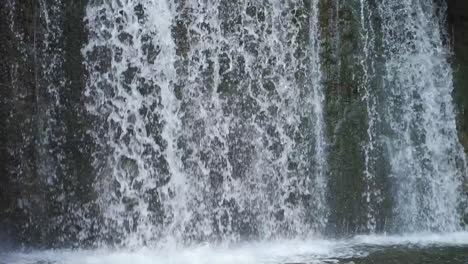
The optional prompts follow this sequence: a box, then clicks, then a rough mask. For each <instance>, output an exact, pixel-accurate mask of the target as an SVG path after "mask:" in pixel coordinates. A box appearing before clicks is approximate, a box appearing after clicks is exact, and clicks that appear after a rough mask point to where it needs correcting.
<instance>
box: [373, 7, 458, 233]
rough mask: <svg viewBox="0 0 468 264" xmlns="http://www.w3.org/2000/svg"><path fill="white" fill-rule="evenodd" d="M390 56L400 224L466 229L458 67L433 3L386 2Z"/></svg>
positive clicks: (387, 85) (391, 141)
mask: <svg viewBox="0 0 468 264" xmlns="http://www.w3.org/2000/svg"><path fill="white" fill-rule="evenodd" d="M378 11H379V13H380V15H381V16H382V20H383V21H385V22H384V23H383V39H384V53H385V54H384V56H385V59H386V63H385V67H386V73H385V81H384V87H383V89H384V92H385V96H386V100H385V101H384V102H382V103H383V104H385V106H384V109H385V112H384V113H382V118H383V119H384V122H385V123H386V126H387V128H386V129H387V131H388V134H387V135H386V137H385V139H384V141H385V144H386V146H387V148H388V156H389V158H390V166H391V174H390V175H389V176H390V178H391V180H392V182H393V185H394V187H393V189H394V193H395V197H394V200H395V208H394V214H395V218H396V220H395V222H394V225H395V229H397V230H398V231H400V232H410V231H415V230H421V231H422V230H431V231H443V232H448V231H454V230H459V229H460V228H461V227H460V211H459V210H458V205H459V204H460V199H461V197H462V196H461V182H462V178H463V175H464V174H465V171H464V170H465V168H466V162H465V158H464V153H463V149H462V146H461V145H460V143H459V141H458V137H457V129H456V122H455V114H454V107H453V105H452V97H451V93H452V89H453V84H452V70H451V67H450V66H449V64H448V61H447V57H448V54H447V51H448V49H447V47H445V46H444V44H443V39H442V36H441V34H442V33H441V32H443V31H444V29H442V28H440V24H439V18H438V17H437V13H436V10H435V4H433V3H432V1H411V0H405V1H398V2H394V1H382V2H381V3H380V4H379V7H378Z"/></svg>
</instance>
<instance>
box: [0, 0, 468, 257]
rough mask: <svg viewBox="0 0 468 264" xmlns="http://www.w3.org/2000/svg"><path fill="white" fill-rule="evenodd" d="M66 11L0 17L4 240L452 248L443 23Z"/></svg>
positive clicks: (328, 4) (451, 130) (402, 5)
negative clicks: (404, 236)
mask: <svg viewBox="0 0 468 264" xmlns="http://www.w3.org/2000/svg"><path fill="white" fill-rule="evenodd" d="M65 2H66V1H63V0H40V1H33V2H27V3H26V2H21V1H19V0H18V1H15V0H8V1H7V2H6V3H7V5H6V7H5V8H4V7H1V6H0V14H2V15H3V14H5V15H6V16H5V17H6V18H4V19H5V21H7V22H8V23H7V24H8V25H7V26H3V24H1V23H0V28H1V29H3V28H5V31H8V32H6V33H4V34H5V35H7V36H8V38H6V40H5V43H7V44H8V45H3V44H4V43H3V42H2V43H0V52H1V54H3V53H4V50H7V49H9V48H10V49H11V50H12V53H14V55H11V56H6V57H7V58H6V61H7V62H12V63H11V65H9V68H8V70H7V71H6V72H7V74H4V73H3V72H2V71H0V81H1V82H0V85H1V87H4V86H5V87H9V88H10V90H11V91H4V90H1V91H0V95H1V96H0V101H1V102H2V103H5V105H6V107H5V109H8V112H7V114H3V113H1V114H3V115H2V117H4V118H3V119H5V120H0V122H2V123H1V125H0V129H4V130H2V131H0V132H1V135H2V137H0V143H5V142H6V147H3V146H0V147H2V148H1V150H2V151H0V160H1V161H2V162H3V161H5V163H6V165H5V168H0V169H2V172H3V171H5V172H6V173H7V174H8V175H7V176H5V177H4V178H6V180H5V179H3V178H0V183H2V184H3V183H7V184H5V185H8V184H11V185H15V184H16V185H18V186H16V187H15V188H13V189H12V191H8V193H7V195H3V194H1V193H0V206H5V207H7V208H6V209H5V210H0V228H2V226H3V225H8V226H13V227H14V228H12V230H13V229H15V228H16V229H15V232H17V233H18V234H19V236H22V238H20V240H24V241H25V243H27V242H33V241H39V242H38V243H39V244H40V245H41V243H43V241H47V243H46V244H47V245H44V246H45V247H46V246H47V247H48V246H49V245H50V246H56V245H59V246H63V245H64V246H69V245H74V246H80V247H81V246H88V245H89V246H96V247H100V246H108V245H115V246H122V247H126V248H130V249H134V248H140V247H142V246H149V247H150V248H153V247H152V246H155V245H156V246H157V247H159V246H161V247H162V248H165V247H168V248H171V249H172V250H173V249H174V248H177V246H180V245H182V246H187V245H190V246H193V245H194V244H197V243H200V242H208V243H213V245H214V244H216V246H222V245H223V243H224V242H226V244H228V245H229V246H231V245H237V242H246V241H258V240H260V241H263V242H265V241H268V243H270V242H271V241H277V240H280V241H281V239H286V240H288V241H289V242H288V243H292V244H291V245H292V246H290V248H288V249H287V250H288V251H289V250H290V249H291V248H292V247H295V246H297V245H296V244H295V242H291V241H292V240H295V239H304V240H305V241H310V239H311V238H312V239H315V238H317V237H320V236H328V235H329V234H330V233H331V234H336V235H337V236H346V235H349V234H355V233H371V235H372V236H370V238H369V239H370V240H372V241H373V242H375V240H376V239H377V240H378V239H379V238H378V237H375V236H373V234H375V233H379V232H384V231H385V232H390V233H396V234H401V233H414V232H427V231H430V232H441V233H451V232H459V233H453V234H447V236H448V237H452V236H455V237H459V236H460V237H462V238H463V239H460V241H462V242H463V243H464V244H466V241H465V239H464V236H465V233H463V232H461V231H463V230H464V227H463V226H462V224H461V222H462V221H463V218H466V210H468V209H467V201H466V199H464V198H463V197H464V195H465V194H464V193H463V177H466V176H467V173H466V169H467V165H466V160H465V154H464V150H463V147H462V145H461V144H460V142H459V139H458V134H457V133H458V132H457V127H456V111H455V108H454V105H453V103H452V90H453V80H452V78H453V77H452V75H453V72H452V69H451V65H450V64H449V59H450V56H451V54H450V53H449V48H448V47H447V46H446V42H447V39H446V37H447V35H448V34H447V32H445V29H444V21H443V20H444V18H442V17H441V16H443V14H445V13H446V12H445V9H444V8H445V6H444V5H443V4H436V3H435V2H437V1H423V0H400V1H391V0H379V1H370V0H359V1H357V0H353V1H351V0H350V1H344V0H326V1H322V0H311V1H283V0H266V1H254V0H245V1H230V0H184V1H180V0H106V1H103V0H89V1H77V2H74V4H76V5H80V4H81V5H82V6H83V7H85V9H83V10H82V11H83V14H82V13H77V14H78V19H77V18H70V17H69V15H70V14H75V13H74V12H75V11H70V10H69V9H71V6H69V5H68V3H65ZM24 3H26V4H24ZM334 8H335V9H334ZM29 9H31V17H29V16H28V15H25V14H29V13H28V12H29V11H30V10H29ZM332 13H333V14H332ZM23 16H24V17H23ZM0 19H3V18H2V17H0ZM74 19H75V20H74ZM76 19H77V20H76ZM332 20H336V21H332ZM2 21H3V20H1V21H0V22H2ZM76 21H79V22H80V23H82V24H81V25H80V26H82V28H81V31H80V30H76V28H75V25H74V23H75V22H76ZM330 24H335V25H336V26H335V27H332V26H330ZM2 26H3V27H2ZM328 26H330V27H328ZM21 27H24V28H23V29H22V28H21ZM334 30H335V31H337V32H333V31H334ZM0 33H2V32H0ZM80 34H83V36H81V35H80ZM340 34H341V35H340ZM338 35H339V36H338ZM334 36H338V37H336V38H334ZM74 42H79V43H74ZM16 44H18V45H17V47H15V45H16ZM5 47H7V48H5ZM357 49H358V50H357ZM348 50H351V53H352V54H347V53H346V52H347V51H348ZM75 53H76V54H75ZM348 53H349V52H348ZM330 54H332V55H333V56H332V55H330ZM7 55H8V54H7ZM1 65H2V67H4V64H1ZM81 66H82V68H80V67H81ZM2 70H3V68H2ZM336 73H337V74H336ZM341 74H343V75H341ZM5 76H6V77H5ZM335 77H336V78H338V79H339V80H333V78H335ZM22 79H25V80H22ZM29 79H31V80H29ZM4 81H8V82H11V83H6V84H4V83H3V82H4ZM80 89H81V90H80ZM335 97H336V98H335ZM10 108H11V109H12V110H11V109H10ZM0 119H2V118H0ZM357 119H359V120H357ZM3 125H4V127H3ZM18 131H20V132H21V133H19V132H18ZM16 134H18V135H16ZM0 145H1V144H0ZM77 145H80V146H77ZM3 152H5V153H3ZM88 156H89V157H88ZM337 157H338V158H337ZM344 163H345V164H346V165H343V164H344ZM349 164H351V165H349ZM348 169H349V171H348ZM343 175H344V176H343ZM348 184H349V186H348ZM8 186H9V185H8ZM0 187H2V186H0ZM13 187H14V186H13ZM0 190H2V191H3V190H4V189H0ZM465 191H466V190H465ZM342 194H343V195H342ZM4 196H5V197H7V196H8V197H7V198H5V197H4ZM9 196H11V197H9ZM465 196H466V195H465ZM336 197H337V198H336ZM343 198H345V199H343ZM347 198H351V199H349V200H348V199H347ZM0 209H3V208H0ZM464 210H465V212H463V211H464ZM341 211H345V213H343V214H341ZM464 214H465V215H464ZM3 217H4V218H6V219H7V220H5V221H3V219H1V218H3ZM348 218H352V219H348ZM18 219H20V220H21V221H18V222H19V223H18V224H16V223H15V221H16V220H18ZM465 221H466V220H465ZM5 223H6V224H5ZM333 229H336V230H333ZM0 231H2V230H0ZM12 233H14V232H13V231H12ZM31 234H33V235H31ZM0 235H2V233H1V232H0ZM29 237H31V238H29ZM427 239H428V241H432V239H433V238H432V237H429V238H426V240H427ZM357 240H359V238H357ZM435 240H437V241H438V240H439V237H437V239H435ZM353 241H355V240H349V241H348V242H346V243H355V244H356V243H357V244H359V246H361V244H365V242H362V241H359V242H353ZM218 242H219V243H218ZM263 242H260V243H263ZM265 243H266V242H265ZM275 243H276V242H275ZM314 243H315V242H314ZM330 243H331V242H330ZM343 243H345V242H343ZM401 243H403V242H401ZM331 244H333V245H335V244H336V245H338V244H339V243H338V242H337V243H335V242H333V243H331ZM174 245H175V246H176V247H172V246H174ZM288 245H289V244H288ZM336 245H335V246H336ZM41 246H42V245H41ZM339 246H340V247H341V246H342V245H339ZM340 247H338V250H339V249H340ZM343 248H347V247H343ZM195 249H196V247H195ZM333 249H334V250H335V249H336V248H334V247H333ZM320 250H321V249H320ZM350 250H351V251H352V252H353V254H359V253H356V252H355V251H354V250H355V249H354V248H351V249H350ZM298 251H299V253H297V254H299V255H300V254H301V252H302V251H301V249H300V248H299V249H298ZM305 251H307V252H308V254H309V253H310V254H312V253H313V252H315V248H314V249H313V250H309V249H307V250H305ZM187 252H188V253H187V254H191V251H190V250H188V251H187ZM246 252H248V253H249V254H251V252H250V251H246ZM311 252H312V253H311ZM158 254H159V253H158ZM210 254H211V253H210ZM229 254H230V253H229ZM294 254H296V253H294ZM314 254H315V253H314ZM317 254H318V253H317ZM320 254H321V253H320ZM320 254H319V255H320ZM325 255H327V254H325ZM0 256H2V255H0ZM161 256H162V255H161ZM161 256H160V254H159V255H158V257H161ZM327 256H328V255H327ZM353 256H354V255H353ZM163 257H165V255H164V256H163ZM278 258H281V256H279V257H278ZM307 259H309V257H307ZM275 261H276V260H275ZM0 263H1V260H0Z"/></svg>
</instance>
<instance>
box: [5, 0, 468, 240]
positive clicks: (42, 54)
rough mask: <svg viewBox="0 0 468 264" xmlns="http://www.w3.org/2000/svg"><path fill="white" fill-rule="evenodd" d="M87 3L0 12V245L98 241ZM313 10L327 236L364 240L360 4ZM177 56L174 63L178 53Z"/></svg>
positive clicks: (456, 16) (454, 31) (380, 210)
mask: <svg viewBox="0 0 468 264" xmlns="http://www.w3.org/2000/svg"><path fill="white" fill-rule="evenodd" d="M447 1H448V5H449V9H448V13H449V14H448V22H449V23H448V25H447V26H448V27H449V31H448V32H449V33H450V35H451V39H452V40H453V43H452V45H453V47H454V56H453V65H454V70H455V91H454V94H455V101H456V103H457V106H458V114H459V115H458V127H459V132H460V138H461V141H462V143H463V144H464V146H465V148H467V149H468V88H467V85H468V79H467V76H468V4H467V3H465V1H462V0H459V1H457V0H447ZM87 2H88V1H86V0H77V1H64V0H63V1H62V2H60V1H52V0H43V1H35V0H5V1H3V2H2V3H1V4H0V39H1V41H0V57H1V58H2V59H1V61H0V230H3V232H0V235H3V236H5V237H8V238H10V239H12V240H17V241H18V242H23V243H26V244H33V245H41V246H54V245H56V246H77V245H78V241H79V243H83V242H84V243H85V244H86V243H87V242H89V243H91V242H93V241H95V240H98V239H99V237H98V235H97V234H98V233H99V222H100V221H99V218H98V217H96V216H98V215H99V212H98V207H97V206H96V205H95V204H94V201H95V198H96V194H95V186H94V185H93V184H94V183H95V177H94V175H96V174H97V172H96V171H95V170H96V169H95V168H93V166H92V162H93V161H92V153H93V152H94V148H95V146H94V145H93V143H92V142H93V141H92V140H91V138H90V135H88V133H87V131H88V130H89V129H90V128H91V127H93V126H94V125H95V124H94V122H96V121H95V120H93V118H92V117H90V116H88V114H87V111H86V109H85V97H84V89H85V83H86V79H87V76H86V71H85V69H84V65H83V57H82V53H81V48H82V47H83V46H84V45H85V43H86V42H87V32H86V31H85V23H84V21H83V18H84V13H85V7H86V5H87ZM306 2H307V1H306ZM369 2H370V3H371V5H372V1H369ZM57 3H59V4H57ZM371 7H372V6H371ZM320 8H321V18H320V25H321V28H322V41H323V43H322V46H323V47H322V63H323V74H324V85H325V87H326V88H325V92H326V109H325V112H326V116H325V118H326V124H327V134H328V135H329V137H330V147H329V153H330V157H329V178H330V180H329V192H328V193H329V194H328V200H329V204H330V215H329V222H328V229H329V230H330V233H332V234H336V235H343V234H353V233H359V232H367V231H369V226H368V220H369V219H368V218H367V216H368V214H369V212H367V211H366V210H370V209H365V210H363V209H362V206H361V205H362V204H365V203H366V201H365V197H364V196H363V195H362V193H363V192H365V190H366V188H368V186H367V184H369V183H368V182H366V179H365V178H364V177H363V171H364V167H365V164H364V153H363V151H362V144H363V142H365V140H366V120H367V118H368V116H367V113H366V110H365V105H364V104H363V103H362V101H361V96H362V94H361V90H360V85H361V83H362V80H361V79H359V78H355V76H359V75H360V73H362V71H363V69H362V68H361V66H360V65H359V63H358V61H356V51H359V50H362V49H363V46H362V44H361V43H360V42H359V41H358V39H359V38H360V35H359V34H360V32H359V28H360V25H359V23H360V22H359V14H358V11H357V10H359V1H355V0H322V1H321V2H320ZM45 11H46V13H47V14H46V13H45ZM178 31H181V32H182V31H184V29H183V26H181V25H180V23H179V24H178V23H176V24H175V28H174V32H178ZM176 34H177V33H176ZM180 34H182V35H183V32H182V33H180ZM180 39H181V40H180V41H182V42H183V37H181V38H180ZM182 42H181V43H182ZM182 44H183V43H182ZM179 48H180V52H182V53H183V52H184V51H183V49H184V45H179ZM59 88H60V89H59ZM50 135H53V138H51V137H50ZM380 164H385V163H384V162H381V161H379V160H377V161H376V165H375V168H377V171H376V172H375V175H377V176H376V179H375V180H374V182H373V183H372V184H373V186H372V188H377V189H379V190H382V191H383V192H387V191H389V190H387V187H386V186H388V184H387V183H386V180H385V178H384V177H379V175H385V172H384V171H385V170H386V169H387V168H386V167H385V166H384V165H382V166H380ZM378 170H382V172H379V171H378ZM383 197H389V195H383ZM391 203H392V202H391V201H390V200H389V199H386V198H384V199H383V201H380V202H379V204H378V205H372V206H369V207H366V208H373V210H376V211H377V212H374V214H375V215H377V218H376V219H375V220H374V221H375V228H376V230H377V231H379V230H383V229H384V223H385V221H386V220H387V219H388V218H389V211H390V210H389V209H388V208H390V207H391ZM0 239H1V238H0ZM85 244H81V245H85Z"/></svg>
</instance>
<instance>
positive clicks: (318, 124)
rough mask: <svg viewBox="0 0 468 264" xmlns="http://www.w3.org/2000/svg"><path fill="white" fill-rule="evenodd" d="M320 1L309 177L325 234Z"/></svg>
mask: <svg viewBox="0 0 468 264" xmlns="http://www.w3.org/2000/svg"><path fill="white" fill-rule="evenodd" d="M319 16H320V11H319V0H313V1H312V3H311V11H310V21H309V23H310V33H309V34H310V37H309V41H310V43H309V46H310V49H309V50H310V55H309V57H310V65H311V68H310V83H309V84H308V85H310V86H312V95H311V96H312V107H313V115H314V121H315V122H314V127H313V129H314V143H315V148H314V150H315V151H314V152H315V153H314V165H315V168H313V169H312V172H313V175H309V177H312V178H313V179H314V184H313V187H312V190H311V193H312V194H313V196H312V198H311V199H313V203H315V206H314V208H313V209H314V211H315V216H314V217H315V220H314V221H315V222H316V227H315V229H316V231H319V232H320V231H323V230H324V228H325V225H326V223H327V203H326V199H325V197H326V189H327V178H326V173H327V151H326V148H327V143H326V136H325V121H324V105H325V95H324V91H323V89H324V87H323V84H322V68H321V60H320V56H321V55H320V54H321V48H320V47H321V42H320V40H321V38H320V25H319Z"/></svg>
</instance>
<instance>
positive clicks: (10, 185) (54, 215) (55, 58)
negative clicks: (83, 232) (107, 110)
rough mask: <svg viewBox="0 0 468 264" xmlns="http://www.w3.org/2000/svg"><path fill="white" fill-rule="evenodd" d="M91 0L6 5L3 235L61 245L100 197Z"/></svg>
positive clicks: (1, 74) (2, 26) (2, 28)
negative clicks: (88, 103) (87, 58)
mask: <svg viewBox="0 0 468 264" xmlns="http://www.w3.org/2000/svg"><path fill="white" fill-rule="evenodd" d="M86 2H87V1H81V0H80V1H73V3H69V2H68V1H67V2H66V3H65V1H49V0H46V1H34V0H25V1H23V0H8V1H6V2H5V4H4V3H2V5H1V6H0V37H1V38H2V41H1V43H0V56H1V57H2V60H1V62H0V88H1V89H0V107H1V108H0V164H1V166H0V170H1V171H0V208H1V209H0V229H2V230H4V231H3V232H5V234H4V235H3V236H4V237H16V238H18V239H19V240H20V241H22V242H26V243H34V242H39V241H45V242H46V243H47V244H51V245H53V244H56V243H60V242H61V241H59V240H60V238H59V237H61V236H57V234H61V233H67V234H75V235H76V234H77V233H78V232H79V230H80V229H81V228H82V227H79V226H78V225H76V224H73V223H74V222H75V220H76V219H78V218H81V216H77V217H75V216H76V215H77V214H76V213H75V212H77V211H81V210H82V208H86V207H87V205H86V204H88V202H89V201H90V200H89V198H90V197H92V193H93V191H92V189H89V188H91V184H92V181H93V177H92V175H93V174H92V173H91V171H90V168H91V167H90V161H91V154H90V152H89V151H90V149H91V148H92V144H90V143H89V142H88V139H87V135H86V130H87V128H88V125H89V120H88V118H87V117H86V114H85V108H84V97H83V92H84V82H85V81H86V74H85V71H84V66H83V65H82V61H83V59H82V55H81V47H82V46H83V43H84V42H85V41H86V38H87V37H86V36H87V34H86V32H85V31H84V24H83V17H84V11H85V5H86ZM72 200H73V201H72ZM73 219H75V220H73ZM75 223H76V222H75ZM45 227H47V228H45ZM70 232H71V233H70ZM72 236H74V235H72ZM57 238H59V239H58V240H57ZM67 240H68V239H67Z"/></svg>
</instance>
